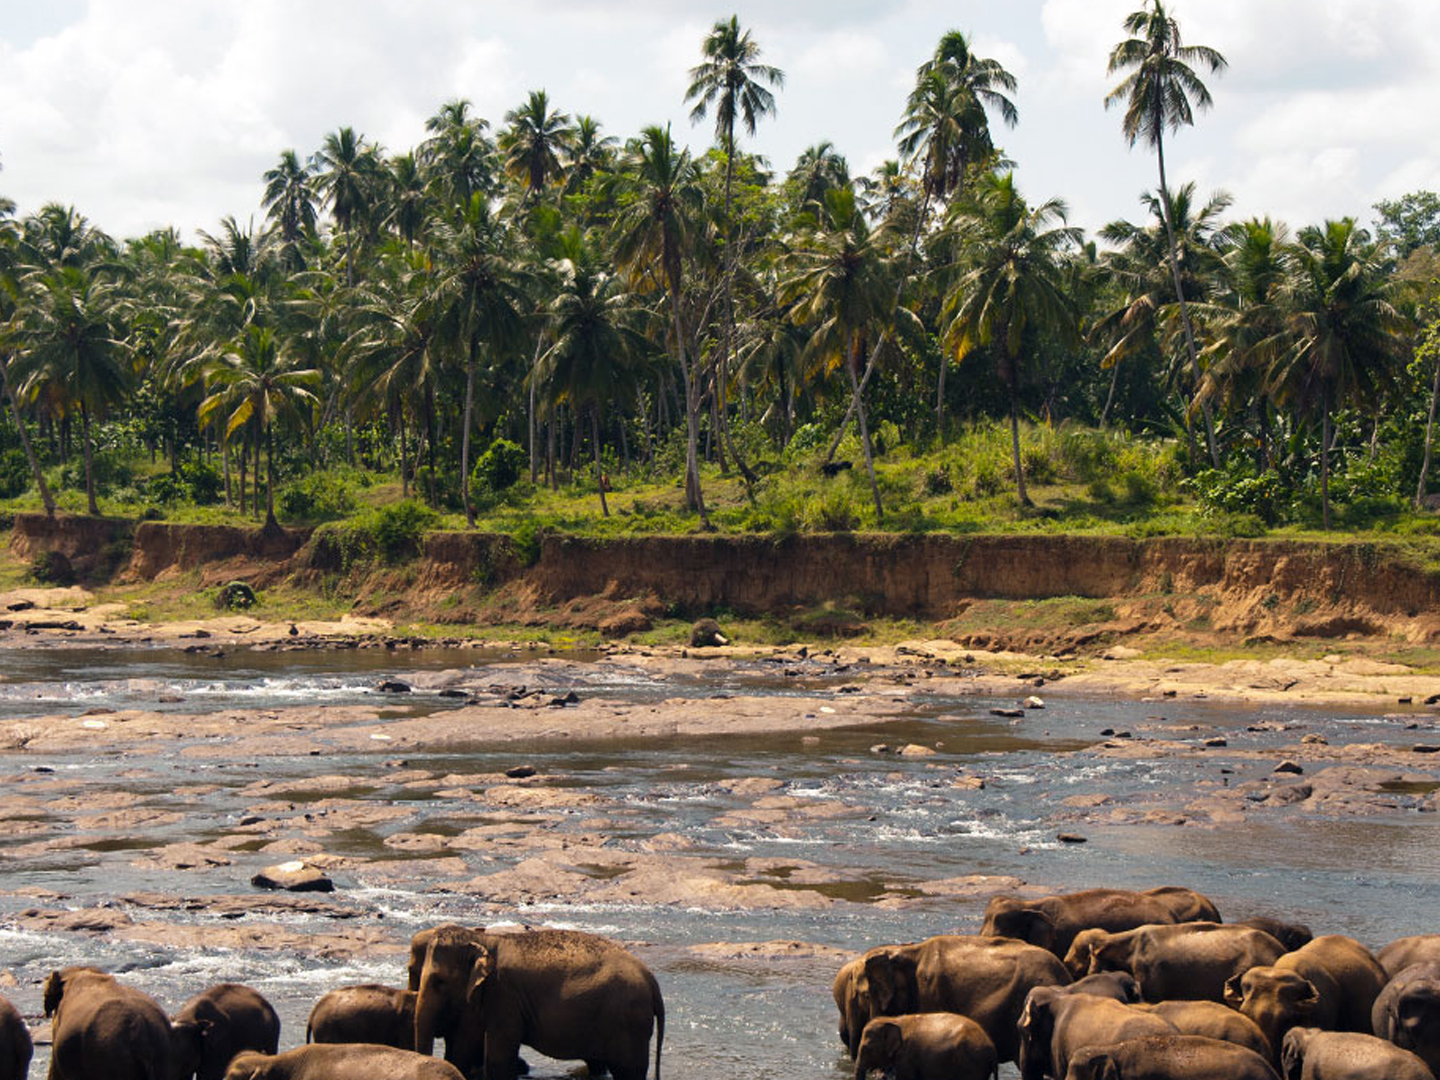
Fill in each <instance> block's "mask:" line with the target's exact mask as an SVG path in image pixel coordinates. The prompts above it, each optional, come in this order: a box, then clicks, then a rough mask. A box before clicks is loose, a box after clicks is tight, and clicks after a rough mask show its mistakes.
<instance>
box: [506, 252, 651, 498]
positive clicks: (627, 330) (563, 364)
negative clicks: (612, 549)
mask: <svg viewBox="0 0 1440 1080" xmlns="http://www.w3.org/2000/svg"><path fill="white" fill-rule="evenodd" d="M566 249H567V251H566V258H564V259H563V260H561V261H560V264H559V265H558V266H557V268H556V269H557V271H558V273H559V275H560V285H559V288H558V290H557V291H556V293H555V296H554V298H553V299H552V300H551V301H550V304H549V306H548V307H547V309H546V322H547V324H548V332H549V337H550V340H551V345H550V347H549V348H548V349H546V350H545V352H544V354H543V355H542V356H541V357H540V361H539V363H538V364H537V365H536V368H535V374H534V375H533V376H532V377H533V378H535V379H537V380H538V381H539V382H541V383H543V384H545V385H547V386H548V387H549V388H550V391H551V394H552V395H553V400H555V401H565V402H568V403H569V404H570V406H571V407H572V408H573V409H574V410H575V412H576V415H577V416H579V415H583V414H584V413H585V412H586V411H588V412H589V413H590V433H591V443H592V445H593V448H594V453H595V483H596V486H597V487H598V488H599V490H600V510H601V512H602V513H603V514H604V516H605V517H609V516H610V507H609V505H608V504H607V503H606V501H605V476H604V473H603V471H602V469H601V466H600V410H601V408H603V407H605V406H606V405H611V406H614V405H619V404H620V403H621V402H622V401H625V400H627V399H629V398H631V397H632V396H633V394H634V373H633V370H632V361H633V360H634V359H635V358H637V357H639V356H642V355H643V354H644V353H645V351H646V348H647V342H646V339H645V336H644V334H643V333H642V330H641V327H640V324H639V321H640V318H641V317H642V314H643V312H642V311H641V309H639V308H637V307H636V305H635V303H634V301H633V299H632V298H631V296H630V295H629V294H628V293H626V292H625V291H624V290H623V289H622V287H621V281H620V279H619V278H618V277H616V276H615V275H614V274H611V273H609V272H608V271H606V270H605V269H603V267H602V265H601V260H600V258H599V257H598V255H597V254H596V253H594V252H593V251H592V250H591V249H590V248H589V247H588V245H587V244H586V242H585V240H584V238H583V237H581V236H580V235H579V234H578V233H572V234H571V235H570V236H569V237H568V238H567V241H566Z"/></svg>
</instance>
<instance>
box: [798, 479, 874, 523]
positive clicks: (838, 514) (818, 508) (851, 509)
mask: <svg viewBox="0 0 1440 1080" xmlns="http://www.w3.org/2000/svg"><path fill="white" fill-rule="evenodd" d="M802 520H803V523H804V525H805V527H806V528H807V529H809V530H810V531H811V532H850V531H851V530H853V529H854V528H855V527H856V526H857V525H859V524H860V515H859V514H858V513H857V512H856V510H855V506H854V503H853V502H852V501H851V498H850V493H849V492H848V491H845V490H843V489H838V488H832V489H830V490H828V491H825V492H824V493H822V494H820V495H816V496H815V497H814V498H812V499H811V500H810V501H809V502H807V503H806V504H805V513H804V517H803V519H802Z"/></svg>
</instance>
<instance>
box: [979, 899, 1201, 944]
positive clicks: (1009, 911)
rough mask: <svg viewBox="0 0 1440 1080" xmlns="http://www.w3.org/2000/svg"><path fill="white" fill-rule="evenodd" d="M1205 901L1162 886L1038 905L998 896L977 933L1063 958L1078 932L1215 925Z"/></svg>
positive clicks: (1047, 900)
mask: <svg viewBox="0 0 1440 1080" xmlns="http://www.w3.org/2000/svg"><path fill="white" fill-rule="evenodd" d="M1219 921H1220V913H1219V912H1218V911H1217V910H1216V909H1215V905H1214V904H1212V903H1211V902H1210V900H1209V899H1208V898H1207V897H1204V896H1202V895H1201V894H1200V893H1197V892H1195V891H1193V890H1191V889H1182V888H1178V887H1175V886H1169V885H1167V886H1163V887H1161V888H1158V889H1150V890H1148V891H1147V892H1131V891H1130V890H1129V889H1085V890H1083V891H1082V892H1074V893H1061V894H1059V895H1057V896H1045V897H1041V898H1040V899H1039V900H1021V899H1019V898H1017V897H1014V896H997V897H995V898H994V899H992V900H991V901H990V903H989V904H987V905H986V907H985V923H984V925H983V926H981V927H980V933H981V934H983V935H986V936H989V937H1009V938H1015V939H1016V940H1017V941H1026V942H1029V943H1030V944H1031V945H1038V946H1040V948H1042V949H1049V950H1050V951H1051V952H1053V953H1054V954H1055V955H1056V956H1060V957H1063V956H1064V955H1065V953H1066V952H1068V951H1069V949H1070V943H1071V942H1072V941H1074V940H1075V935H1076V934H1078V933H1079V932H1080V931H1082V930H1111V931H1118V930H1133V929H1134V928H1135V927H1137V926H1146V925H1149V924H1154V923H1182V922H1219Z"/></svg>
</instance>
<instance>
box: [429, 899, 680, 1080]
mask: <svg viewBox="0 0 1440 1080" xmlns="http://www.w3.org/2000/svg"><path fill="white" fill-rule="evenodd" d="M419 982H420V987H419V991H418V995H419V996H418V997H417V998H416V1001H415V1049H416V1050H418V1051H419V1052H420V1053H422V1054H428V1053H431V1052H433V1050H434V1047H435V1038H436V1036H437V1035H443V1036H444V1038H445V1040H446V1048H447V1054H446V1056H447V1058H449V1059H450V1060H451V1062H452V1063H453V1064H455V1065H456V1066H457V1067H459V1068H460V1069H461V1071H463V1072H466V1073H470V1072H472V1071H475V1069H476V1066H477V1065H478V1064H479V1063H478V1062H476V1061H473V1060H471V1061H468V1062H465V1063H463V1064H462V1062H460V1061H458V1060H455V1059H454V1058H452V1057H450V1054H449V1046H450V1040H451V1039H452V1037H454V1038H457V1040H458V1039H459V1038H462V1037H463V1039H464V1040H465V1043H464V1044H465V1045H466V1046H467V1047H470V1048H473V1047H475V1046H477V1045H478V1046H483V1047H484V1066H485V1077H486V1080H515V1076H516V1073H517V1060H518V1059H517V1055H518V1052H519V1049H520V1047H521V1046H522V1045H524V1046H531V1047H534V1048H535V1049H536V1050H538V1051H540V1053H542V1054H547V1055H549V1056H550V1057H554V1058H560V1059H562V1060H567V1059H568V1060H577V1059H578V1060H581V1061H584V1062H585V1063H586V1064H587V1065H588V1066H589V1067H590V1071H591V1073H592V1074H594V1073H598V1072H599V1071H600V1070H602V1069H605V1070H608V1071H609V1072H610V1074H611V1075H612V1076H613V1077H614V1080H645V1073H646V1069H647V1066H648V1060H647V1059H648V1055H649V1048H650V1035H651V1033H652V1031H654V1032H655V1035H656V1039H655V1072H656V1075H657V1076H658V1075H659V1072H660V1051H661V1047H662V1046H663V1045H664V1042H665V1005H664V1002H663V1000H662V998H661V996H660V986H659V984H658V983H656V981H655V976H654V975H652V974H651V973H650V969H649V968H647V967H646V966H645V965H644V964H642V963H641V962H640V961H639V960H637V959H635V957H633V956H631V955H630V954H629V953H628V952H626V951H625V950H624V949H622V948H620V946H618V945H616V944H614V943H613V942H610V941H606V940H605V939H604V938H601V937H596V936H595V935H594V934H585V933H580V932H579V931H574V930H532V931H526V932H524V933H518V934H491V933H486V932H484V931H477V930H467V929H465V928H464V927H460V926H446V927H440V928H438V929H437V930H435V931H433V932H432V933H431V936H430V938H429V940H428V942H427V943H426V945H425V956H424V960H423V962H422V963H421V968H420V980H419Z"/></svg>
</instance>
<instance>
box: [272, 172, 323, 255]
mask: <svg viewBox="0 0 1440 1080" xmlns="http://www.w3.org/2000/svg"><path fill="white" fill-rule="evenodd" d="M264 180H265V194H264V195H262V196H261V198H260V203H261V205H262V206H264V207H265V216H266V217H267V218H269V220H270V221H272V222H273V223H274V225H275V227H276V228H277V229H279V230H280V243H281V244H282V246H283V250H284V259H285V262H286V264H287V265H288V266H289V267H290V268H291V269H292V270H299V269H300V268H301V267H303V266H304V265H305V262H304V259H303V258H302V256H301V255H300V241H301V240H302V239H305V238H306V237H310V236H314V235H315V224H316V217H315V174H314V171H313V170H312V169H311V167H310V166H309V165H308V164H305V165H302V164H301V163H300V158H299V156H298V155H297V154H296V153H295V151H294V150H285V151H282V152H281V154H280V160H279V162H278V163H277V164H276V165H275V167H274V168H273V169H267V170H266V171H265V176H264Z"/></svg>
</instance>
